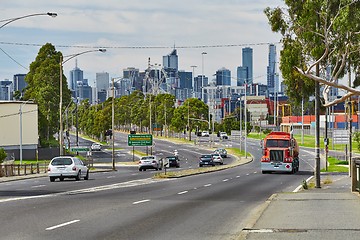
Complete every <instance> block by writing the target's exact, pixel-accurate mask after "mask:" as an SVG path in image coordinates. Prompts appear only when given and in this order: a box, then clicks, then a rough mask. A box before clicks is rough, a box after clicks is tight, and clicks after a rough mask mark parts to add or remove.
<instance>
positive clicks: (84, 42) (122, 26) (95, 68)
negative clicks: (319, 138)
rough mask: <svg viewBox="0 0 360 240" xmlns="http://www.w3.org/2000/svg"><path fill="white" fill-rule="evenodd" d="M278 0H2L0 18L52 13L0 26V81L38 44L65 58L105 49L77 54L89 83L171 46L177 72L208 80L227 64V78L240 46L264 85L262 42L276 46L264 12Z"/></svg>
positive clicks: (141, 65)
mask: <svg viewBox="0 0 360 240" xmlns="http://www.w3.org/2000/svg"><path fill="white" fill-rule="evenodd" d="M283 5H284V3H283V1H282V0H271V1H268V0H181V1H178V0H151V1H147V0H131V1H129V0H91V1H89V0H62V1H49V0H26V1H24V0H0V6H1V8H0V21H1V20H5V19H11V18H16V17H21V16H26V15H29V14H35V13H46V12H55V13H57V14H58V16H57V17H55V18H51V17H49V16H36V17H28V18H23V19H20V20H16V21H14V22H12V23H10V24H8V25H6V26H5V27H3V28H1V29H0V48H1V49H0V80H4V79H9V80H12V78H13V75H14V74H19V73H27V72H28V68H29V65H30V63H31V62H33V61H34V60H35V58H36V56H37V54H38V51H39V49H40V48H41V46H42V45H44V44H46V43H51V44H53V45H54V46H55V47H56V50H58V51H61V52H62V53H63V55H64V56H68V55H72V54H76V53H80V52H83V51H87V50H93V49H98V48H106V50H107V51H106V53H101V52H91V53H87V54H82V55H81V56H78V57H77V58H76V60H77V65H78V67H79V68H80V69H81V70H83V71H84V78H86V79H88V80H89V84H90V85H93V84H94V80H95V76H96V73H97V72H108V73H109V74H110V77H114V78H115V77H121V76H122V70H123V69H124V68H127V67H135V68H138V69H139V70H140V71H144V70H145V69H146V68H147V65H148V58H150V61H151V64H154V65H155V64H162V57H163V56H165V55H168V54H170V53H171V51H172V49H173V48H174V47H175V48H176V49H177V53H178V56H179V69H180V70H185V71H191V72H192V70H193V68H192V67H191V66H194V65H195V66H197V67H196V68H194V73H195V75H199V74H202V71H204V74H205V75H206V76H208V77H209V78H210V79H212V78H213V75H214V74H215V72H216V71H217V70H218V69H220V68H222V67H225V68H227V69H229V70H230V71H231V76H232V77H233V82H234V79H235V78H236V69H237V67H238V66H241V65H242V56H241V55H242V54H241V51H242V48H244V47H251V48H253V54H254V56H253V69H254V70H253V71H254V72H253V76H254V79H253V82H258V83H264V84H266V67H267V65H268V45H269V44H270V43H274V44H276V46H277V51H278V54H277V57H279V51H280V49H281V44H280V43H279V42H280V39H281V36H280V34H277V33H273V32H272V31H271V28H270V26H269V24H268V20H267V18H266V16H265V14H264V12H263V11H264V9H265V8H266V7H272V8H273V7H277V6H283ZM0 24H1V23H0ZM202 52H206V53H207V54H206V55H204V56H203V55H202ZM9 56H10V57H9ZM12 59H14V60H12ZM74 67H75V58H74V59H71V60H69V61H68V62H66V63H65V64H64V74H65V75H66V76H67V77H68V78H69V71H70V70H72V69H74ZM280 78H281V74H280Z"/></svg>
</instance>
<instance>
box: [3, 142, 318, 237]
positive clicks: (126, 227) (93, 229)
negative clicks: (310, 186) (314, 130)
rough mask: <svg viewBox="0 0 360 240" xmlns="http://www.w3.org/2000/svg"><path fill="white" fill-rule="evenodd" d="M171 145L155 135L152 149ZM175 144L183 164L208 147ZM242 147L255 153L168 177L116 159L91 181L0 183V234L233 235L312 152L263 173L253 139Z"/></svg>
mask: <svg viewBox="0 0 360 240" xmlns="http://www.w3.org/2000/svg"><path fill="white" fill-rule="evenodd" d="M230 145H231V144H230ZM120 146H121V143H119V147H120ZM232 146H233V147H238V145H237V144H236V143H232ZM173 147H175V146H173V145H172V144H170V143H168V142H162V143H159V142H158V141H157V142H156V149H155V151H156V152H158V153H160V152H161V151H163V154H164V153H166V152H171V151H173ZM176 147H177V150H178V151H179V153H180V154H182V155H183V158H184V159H182V160H181V161H182V162H181V163H182V164H183V162H184V161H186V160H185V159H187V161H188V165H184V166H185V167H190V166H193V167H195V166H197V157H198V156H199V154H201V152H206V151H209V150H207V149H205V148H204V147H202V148H200V149H196V148H194V147H190V146H187V145H178V146H176ZM247 147H248V151H249V152H251V153H252V154H253V156H254V161H252V162H251V163H249V164H246V165H243V166H239V167H236V168H232V169H228V170H223V171H219V172H214V173H207V174H202V175H196V176H190V177H184V178H179V179H173V180H154V179H152V178H151V177H152V175H153V174H154V173H155V172H156V171H146V172H139V171H138V169H137V168H136V167H118V168H117V170H118V171H116V172H104V173H96V174H92V175H91V176H90V180H89V181H74V180H65V181H63V182H60V181H56V182H53V183H50V182H49V180H48V178H47V177H44V178H38V179H31V180H26V181H15V182H8V183H1V184H0V209H1V214H0V221H1V225H0V239H234V238H236V236H238V235H239V233H240V232H241V230H242V228H244V227H245V224H246V222H247V221H248V219H249V217H251V216H252V214H253V211H254V210H255V209H256V207H257V206H259V204H261V203H263V202H264V201H265V200H266V199H267V198H268V197H269V196H271V194H273V193H275V192H283V191H286V192H288V191H293V190H294V189H295V188H296V187H297V186H298V185H299V184H301V182H302V180H303V179H306V178H308V177H309V176H310V175H312V171H313V166H314V160H313V159H314V156H313V153H312V152H311V151H304V152H302V151H300V154H301V162H300V171H299V172H298V173H296V174H283V173H275V174H261V171H260V163H259V161H258V159H259V158H260V155H261V150H260V149H259V144H258V141H251V140H249V141H248V142H247ZM124 158H126V157H124ZM182 167H183V166H182ZM284 211H291V209H284Z"/></svg>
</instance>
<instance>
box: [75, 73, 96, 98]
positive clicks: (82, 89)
mask: <svg viewBox="0 0 360 240" xmlns="http://www.w3.org/2000/svg"><path fill="white" fill-rule="evenodd" d="M76 91H77V92H76V96H77V97H78V99H79V101H82V100H84V99H89V102H90V103H91V102H92V101H93V99H92V88H91V86H89V83H88V80H87V79H84V80H83V81H82V82H80V81H78V82H77V88H76Z"/></svg>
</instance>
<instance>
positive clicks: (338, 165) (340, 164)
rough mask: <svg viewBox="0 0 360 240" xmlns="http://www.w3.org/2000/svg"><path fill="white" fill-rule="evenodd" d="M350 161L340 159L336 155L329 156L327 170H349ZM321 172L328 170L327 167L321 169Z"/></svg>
mask: <svg viewBox="0 0 360 240" xmlns="http://www.w3.org/2000/svg"><path fill="white" fill-rule="evenodd" d="M347 165H348V162H347V161H343V160H339V159H337V158H334V157H328V170H327V172H349V168H348V167H347ZM321 172H326V170H325V169H321Z"/></svg>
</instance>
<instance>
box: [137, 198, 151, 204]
mask: <svg viewBox="0 0 360 240" xmlns="http://www.w3.org/2000/svg"><path fill="white" fill-rule="evenodd" d="M146 202H150V199H145V200H141V201H137V202H133V205H136V204H140V203H146Z"/></svg>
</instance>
